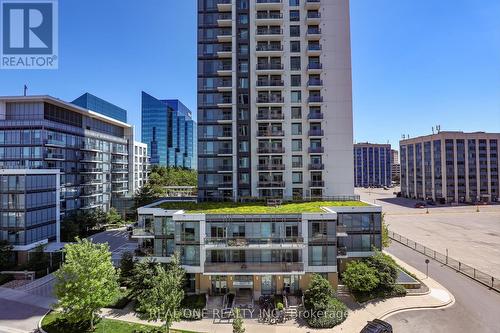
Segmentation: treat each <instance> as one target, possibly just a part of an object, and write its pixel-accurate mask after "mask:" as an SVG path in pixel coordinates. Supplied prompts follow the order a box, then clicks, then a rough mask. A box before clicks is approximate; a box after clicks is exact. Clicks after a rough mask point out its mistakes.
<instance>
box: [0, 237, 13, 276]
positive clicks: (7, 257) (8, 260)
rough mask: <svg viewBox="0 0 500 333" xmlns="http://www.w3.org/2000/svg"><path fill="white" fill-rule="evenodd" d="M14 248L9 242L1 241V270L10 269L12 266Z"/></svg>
mask: <svg viewBox="0 0 500 333" xmlns="http://www.w3.org/2000/svg"><path fill="white" fill-rule="evenodd" d="M13 248H14V247H13V246H12V245H11V244H10V243H9V241H7V240H0V270H3V269H6V268H9V267H10V266H11V264H12V256H13V252H12V249H13Z"/></svg>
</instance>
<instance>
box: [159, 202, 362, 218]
mask: <svg viewBox="0 0 500 333" xmlns="http://www.w3.org/2000/svg"><path fill="white" fill-rule="evenodd" d="M340 206H368V204H366V203H364V202H361V201H308V202H284V203H282V204H281V205H279V206H276V207H274V206H268V205H267V203H266V202H243V203H241V202H200V203H195V202H168V203H162V204H160V205H159V206H158V207H160V208H163V209H172V210H175V209H178V210H181V209H182V210H185V211H186V212H187V213H205V214H228V215H229V214H300V213H322V212H324V210H323V208H322V207H340Z"/></svg>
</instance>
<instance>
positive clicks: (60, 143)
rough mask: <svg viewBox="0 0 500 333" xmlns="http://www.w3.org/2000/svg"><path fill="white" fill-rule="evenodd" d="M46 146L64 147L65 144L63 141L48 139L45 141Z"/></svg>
mask: <svg viewBox="0 0 500 333" xmlns="http://www.w3.org/2000/svg"><path fill="white" fill-rule="evenodd" d="M45 145H46V146H52V147H66V142H64V141H63V140H57V139H48V140H47V141H45Z"/></svg>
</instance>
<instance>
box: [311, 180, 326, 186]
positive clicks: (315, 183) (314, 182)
mask: <svg viewBox="0 0 500 333" xmlns="http://www.w3.org/2000/svg"><path fill="white" fill-rule="evenodd" d="M309 187H325V182H324V181H323V180H311V181H310V182H309Z"/></svg>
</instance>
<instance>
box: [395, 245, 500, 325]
mask: <svg viewBox="0 0 500 333" xmlns="http://www.w3.org/2000/svg"><path fill="white" fill-rule="evenodd" d="M387 252H389V253H391V254H393V255H395V256H396V257H398V258H400V259H401V260H403V261H404V262H406V263H408V264H409V265H411V266H413V267H415V268H416V269H418V270H420V271H421V272H425V270H426V265H425V259H427V257H426V256H424V255H422V254H420V253H418V252H416V251H413V250H412V249H410V248H408V247H406V246H403V245H401V244H399V243H397V242H395V241H393V242H392V244H391V246H390V247H389V248H388V249H387ZM429 276H430V277H432V278H433V279H434V280H436V281H437V282H439V283H441V284H442V285H443V286H445V287H446V288H447V289H448V290H449V291H450V292H451V293H452V294H453V296H455V304H454V305H453V306H451V307H448V308H445V309H440V310H422V311H409V312H402V313H399V314H395V315H393V316H391V317H389V318H388V319H386V320H387V321H388V322H389V323H391V324H392V325H393V327H394V332H405V333H421V332H474V333H498V332H500V320H499V316H500V294H499V293H497V292H495V291H491V290H489V289H488V288H486V287H485V286H483V285H481V284H479V283H476V282H474V281H473V280H471V279H470V278H468V277H466V276H464V275H462V274H460V273H457V272H456V271H454V270H452V269H450V268H448V267H446V266H442V265H441V264H440V263H438V262H437V261H434V260H432V259H431V260H430V263H429Z"/></svg>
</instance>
